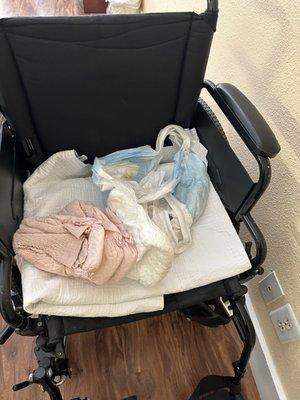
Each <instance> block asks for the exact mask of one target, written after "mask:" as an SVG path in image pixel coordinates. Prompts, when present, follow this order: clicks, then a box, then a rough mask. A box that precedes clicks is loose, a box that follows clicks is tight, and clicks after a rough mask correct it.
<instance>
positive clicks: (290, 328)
mask: <svg viewBox="0 0 300 400" xmlns="http://www.w3.org/2000/svg"><path fill="white" fill-rule="evenodd" d="M270 317H271V320H272V323H273V325H274V328H275V331H276V333H277V336H278V338H279V340H280V341H281V342H282V343H287V342H294V341H296V340H300V325H299V322H298V320H297V317H296V315H295V313H294V310H293V309H292V306H291V305H290V304H286V305H285V306H282V307H280V308H278V309H277V310H274V311H271V312H270Z"/></svg>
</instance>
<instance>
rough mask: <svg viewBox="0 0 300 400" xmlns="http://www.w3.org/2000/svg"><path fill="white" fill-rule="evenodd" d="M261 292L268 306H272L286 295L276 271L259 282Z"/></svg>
mask: <svg viewBox="0 0 300 400" xmlns="http://www.w3.org/2000/svg"><path fill="white" fill-rule="evenodd" d="M259 290H260V293H261V295H262V298H263V299H264V301H265V303H266V304H270V303H272V302H273V301H275V300H277V299H279V297H281V296H283V295H284V292H283V289H282V287H281V285H280V282H279V280H278V278H277V275H276V272H275V271H273V272H271V273H270V274H269V275H267V276H266V277H265V278H264V279H263V280H262V281H260V282H259Z"/></svg>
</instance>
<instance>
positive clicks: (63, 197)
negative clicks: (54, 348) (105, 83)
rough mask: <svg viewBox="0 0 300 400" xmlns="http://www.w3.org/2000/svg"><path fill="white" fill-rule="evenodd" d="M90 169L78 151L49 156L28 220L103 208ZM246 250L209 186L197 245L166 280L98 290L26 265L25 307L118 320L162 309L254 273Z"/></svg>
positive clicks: (30, 185)
mask: <svg viewBox="0 0 300 400" xmlns="http://www.w3.org/2000/svg"><path fill="white" fill-rule="evenodd" d="M90 175H91V169H90V166H89V165H86V164H84V163H83V162H82V161H80V159H79V158H78V157H77V156H76V153H75V152H74V151H64V152H60V153H57V154H55V155H53V156H52V157H50V159H48V160H47V161H46V162H45V163H43V164H42V165H41V166H40V167H39V168H38V169H37V170H36V171H35V172H34V173H33V175H32V176H31V177H30V178H29V179H28V180H27V181H26V182H25V184H24V196H25V206H24V207H25V208H24V212H25V216H46V215H49V214H51V213H55V212H57V211H59V210H60V209H61V208H63V207H64V206H65V205H67V204H68V203H70V202H71V201H73V200H81V201H89V202H92V203H93V204H95V205H96V206H97V205H98V206H100V205H101V198H102V194H101V192H100V190H99V188H98V187H97V186H96V185H94V183H93V182H92V180H91V177H90ZM250 267H251V266H250V262H249V259H248V257H247V254H246V252H245V250H244V248H243V245H242V243H241V241H240V239H239V237H238V235H237V233H236V231H235V229H234V227H233V225H232V223H231V221H230V219H229V217H228V215H227V213H226V211H225V209H224V207H223V205H222V203H221V200H220V199H219V197H218V195H217V193H216V191H215V190H214V188H213V187H211V190H210V195H209V199H208V205H207V208H206V210H205V212H204V214H203V216H202V217H201V219H200V221H199V222H198V223H197V224H196V225H195V226H194V228H193V244H192V245H191V247H190V248H188V249H187V250H186V252H184V253H183V254H181V255H179V256H178V257H176V259H175V262H174V265H173V267H172V268H171V270H170V272H169V273H168V275H167V276H166V277H165V278H164V279H163V280H162V281H161V282H160V283H159V284H157V285H155V286H154V287H151V288H146V287H144V286H142V285H141V284H139V283H138V282H136V281H133V280H130V279H124V280H123V281H121V282H119V283H116V284H105V285H103V286H95V285H93V284H91V283H88V282H86V281H82V280H79V279H76V278H69V277H68V278H66V277H61V276H57V275H52V274H49V273H46V272H43V271H41V270H39V269H37V268H35V267H34V266H31V265H29V264H24V265H23V267H22V283H23V296H24V308H25V310H26V311H28V312H29V313H32V314H48V315H60V316H77V317H100V316H108V317H116V316H123V315H129V314H135V313H140V312H151V311H157V310H161V309H163V307H164V298H163V295H164V294H169V293H177V292H182V291H186V290H189V289H193V288H196V287H200V286H204V285H207V284H209V283H212V282H217V281H219V280H222V279H225V278H229V277H231V276H235V275H237V274H239V273H242V272H244V271H246V270H248V269H249V268H250Z"/></svg>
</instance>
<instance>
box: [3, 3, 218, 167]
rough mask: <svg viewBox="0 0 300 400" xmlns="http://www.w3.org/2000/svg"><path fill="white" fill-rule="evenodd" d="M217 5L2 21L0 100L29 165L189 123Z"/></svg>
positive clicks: (146, 139) (104, 149) (144, 138)
mask: <svg viewBox="0 0 300 400" xmlns="http://www.w3.org/2000/svg"><path fill="white" fill-rule="evenodd" d="M216 22H217V11H215V10H209V9H208V10H207V11H206V12H205V13H202V14H200V15H198V14H195V13H164V14H141V15H99V16H83V17H58V18H57V17H42V18H12V19H2V20H0V54H1V63H0V107H1V110H2V112H3V113H4V115H5V116H6V118H7V119H8V121H9V122H10V124H11V125H12V127H13V129H14V130H15V132H16V134H17V136H18V137H19V139H20V140H21V141H22V142H23V145H24V147H25V149H26V151H27V153H28V155H29V156H30V155H32V157H31V159H32V161H33V164H38V163H39V162H40V161H41V160H42V159H43V158H44V157H47V156H49V155H51V154H53V153H54V152H57V151H60V150H65V149H71V148H72V149H73V148H74V149H76V150H77V151H78V152H79V153H82V154H86V155H88V156H90V157H92V156H94V155H95V154H97V155H98V156H99V155H103V154H107V153H110V152H112V151H115V150H119V149H122V148H127V147H133V146H139V145H143V144H146V143H147V144H153V143H154V140H155V136H156V135H157V133H158V131H159V129H161V128H163V127H164V126H166V125H168V124H170V123H177V124H179V125H183V126H189V125H190V123H191V121H192V118H193V113H194V111H195V109H196V106H197V99H198V96H199V93H200V90H201V87H202V84H203V79H204V73H205V69H206V64H207V60H208V56H209V50H210V46H211V41H212V37H213V33H214V30H215V27H216Z"/></svg>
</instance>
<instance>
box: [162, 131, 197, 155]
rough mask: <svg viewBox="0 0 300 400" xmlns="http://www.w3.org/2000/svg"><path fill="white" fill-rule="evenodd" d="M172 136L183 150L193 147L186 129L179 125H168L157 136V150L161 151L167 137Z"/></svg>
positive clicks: (174, 141) (173, 140)
mask: <svg viewBox="0 0 300 400" xmlns="http://www.w3.org/2000/svg"><path fill="white" fill-rule="evenodd" d="M168 136H170V139H171V141H172V142H173V144H176V145H178V146H180V147H181V148H182V150H185V151H187V150H189V149H190V147H191V139H190V137H189V135H188V134H187V132H186V131H185V129H183V128H181V127H180V126H178V125H168V126H166V127H165V128H164V129H162V130H161V131H160V132H159V134H158V137H157V140H156V146H155V150H156V151H157V152H158V153H159V152H161V150H162V149H163V147H164V144H165V141H166V139H167V137H168ZM177 139H178V140H177Z"/></svg>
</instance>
